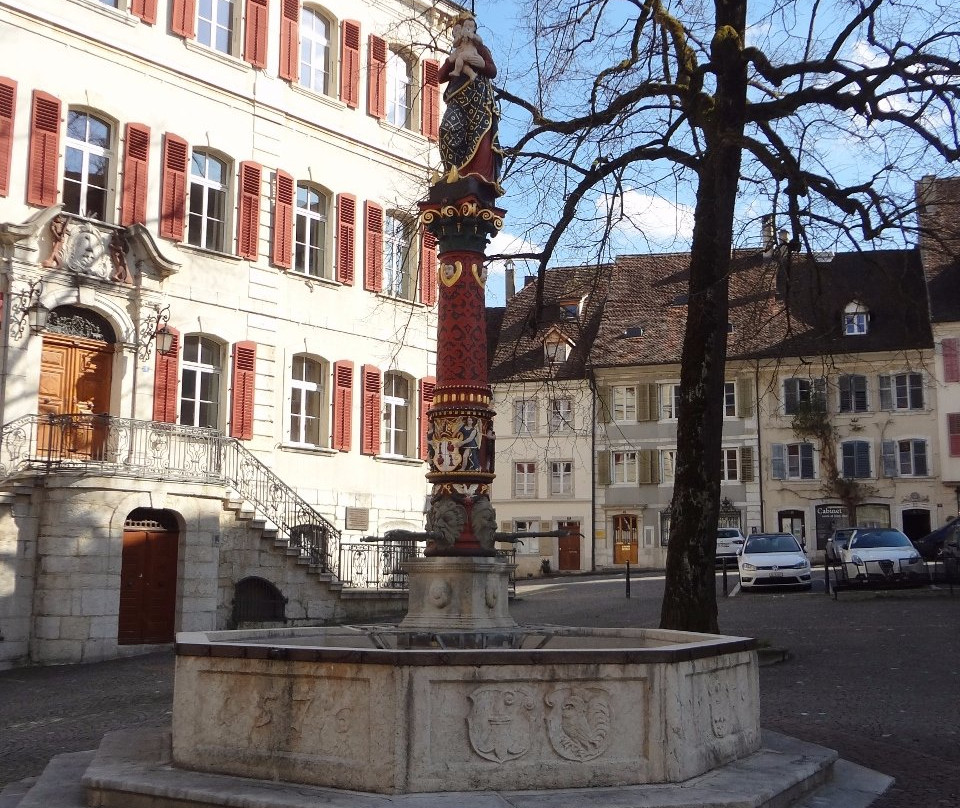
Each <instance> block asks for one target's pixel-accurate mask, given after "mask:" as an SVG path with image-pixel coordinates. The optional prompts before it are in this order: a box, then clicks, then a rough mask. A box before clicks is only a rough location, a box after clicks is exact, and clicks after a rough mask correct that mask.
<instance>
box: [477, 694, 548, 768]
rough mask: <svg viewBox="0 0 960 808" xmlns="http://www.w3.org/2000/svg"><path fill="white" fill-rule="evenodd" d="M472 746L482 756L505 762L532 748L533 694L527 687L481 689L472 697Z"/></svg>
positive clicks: (497, 761)
mask: <svg viewBox="0 0 960 808" xmlns="http://www.w3.org/2000/svg"><path fill="white" fill-rule="evenodd" d="M470 701H471V702H472V703H473V707H472V708H471V710H470V714H469V715H468V716H467V728H468V730H469V735H470V745H471V746H472V747H473V751H474V752H476V753H477V754H478V755H480V757H482V758H486V759H487V760H492V761H494V762H496V763H503V762H504V761H507V760H516V759H517V758H519V757H522V756H523V755H525V754H526V753H527V751H528V750H529V749H530V740H531V731H532V726H531V715H532V712H533V705H534V702H533V695H532V694H531V693H530V691H529V690H527V689H526V688H524V687H500V686H488V687H480V688H477V689H476V690H474V691H473V693H471V694H470Z"/></svg>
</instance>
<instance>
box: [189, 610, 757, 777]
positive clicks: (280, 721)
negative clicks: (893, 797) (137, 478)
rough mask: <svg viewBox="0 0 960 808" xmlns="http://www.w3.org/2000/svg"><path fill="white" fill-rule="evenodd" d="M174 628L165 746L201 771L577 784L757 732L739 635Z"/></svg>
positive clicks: (719, 752) (721, 754)
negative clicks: (168, 742) (169, 731)
mask: <svg viewBox="0 0 960 808" xmlns="http://www.w3.org/2000/svg"><path fill="white" fill-rule="evenodd" d="M177 640H178V641H177V663H176V682H175V692H174V712H173V757H174V762H175V764H176V765H177V766H180V767H185V768H190V769H196V770H200V771H207V772H220V773H225V774H233V775H239V776H244V777H253V778H259V779H268V780H274V779H276V780H284V781H289V782H295V783H309V784H313V785H322V786H329V787H333V788H340V789H351V790H357V791H368V792H379V793H385V794H390V793H411V792H432V791H473V790H487V789H491V790H492V789H512V790H516V789H550V788H586V787H596V786H614V785H631V784H642V783H669V782H679V781H683V780H687V779H689V778H691V777H694V776H696V775H699V774H702V773H703V772H706V771H708V770H710V769H712V768H714V767H716V766H718V765H721V764H724V763H727V762H730V761H732V760H735V759H737V758H740V757H742V756H744V755H747V754H749V753H751V752H753V751H756V750H757V749H758V748H759V745H760V726H759V696H758V675H757V657H756V651H755V641H754V640H752V639H747V638H742V637H723V636H716V635H708V634H693V633H685V632H678V631H664V630H657V629H594V628H574V627H561V626H518V627H516V628H509V629H503V630H498V631H496V632H482V633H478V632H444V633H430V632H419V631H418V632H411V631H403V630H401V629H399V628H397V627H395V626H338V627H332V628H305V629H304V628H301V629H266V630H258V631H218V632H205V633H187V634H180V635H178V638H177ZM478 646H480V647H478ZM483 646H486V647H483Z"/></svg>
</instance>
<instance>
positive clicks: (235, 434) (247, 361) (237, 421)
mask: <svg viewBox="0 0 960 808" xmlns="http://www.w3.org/2000/svg"><path fill="white" fill-rule="evenodd" d="M256 375H257V344H256V343H255V342H238V343H237V344H236V345H234V346H233V399H232V401H231V402H230V437H232V438H240V440H250V439H251V438H252V437H253V392H254V387H255V384H256Z"/></svg>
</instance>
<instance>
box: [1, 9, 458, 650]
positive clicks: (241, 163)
mask: <svg viewBox="0 0 960 808" xmlns="http://www.w3.org/2000/svg"><path fill="white" fill-rule="evenodd" d="M457 11H458V8H456V7H454V6H452V5H451V6H449V7H448V6H445V5H444V4H440V5H437V4H436V3H432V2H423V3H420V2H416V0H414V2H399V1H398V2H392V1H391V0H387V2H376V3H374V2H365V1H364V2H360V0H349V2H348V0H324V1H323V2H321V3H308V2H300V0H282V2H274V1H273V0H202V2H196V1H195V0H31V2H25V1H24V2H16V1H9V2H8V1H4V2H0V26H2V27H3V28H4V30H5V31H6V32H7V36H6V37H5V38H4V41H5V59H4V64H5V65H6V67H4V68H0V250H2V252H0V272H2V287H0V288H2V292H3V308H2V317H3V329H2V347H0V424H2V434H0V454H2V461H0V463H2V467H0V473H2V481H0V482H2V487H0V502H2V504H0V558H2V563H0V635H2V638H3V642H2V643H0V667H2V666H4V665H9V664H16V663H20V662H24V661H27V660H33V661H38V662H64V661H77V660H92V659H101V658H105V657H109V656H114V655H117V654H122V653H126V652H128V651H138V650H142V649H143V648H145V647H151V646H153V645H155V644H157V643H164V642H169V641H171V640H172V639H173V634H174V632H175V631H179V630H193V629H213V628H223V627H226V626H229V625H236V624H239V623H243V622H244V621H248V622H257V621H260V622H263V621H270V620H280V621H287V622H290V621H294V622H296V621H313V622H316V621H322V620H325V619H337V618H342V617H343V616H344V615H345V614H349V613H350V608H359V607H351V603H352V601H350V600H349V599H347V598H345V596H344V595H343V594H342V589H343V587H344V585H345V584H346V585H349V584H350V583H351V582H352V583H359V584H361V585H362V586H368V585H370V586H379V585H385V584H384V581H385V577H389V575H391V574H393V573H394V572H395V571H396V568H397V565H396V564H395V563H394V562H393V561H389V562H388V561H387V560H385V559H383V558H381V559H380V562H378V563H375V564H374V565H373V568H372V569H370V568H367V569H364V570H358V569H357V568H356V567H355V566H353V565H352V564H351V562H350V561H349V560H348V561H344V560H343V559H344V557H349V556H350V553H351V549H350V548H351V547H353V546H355V545H356V544H357V543H358V542H359V540H360V539H361V538H362V537H364V536H366V535H370V534H382V533H383V532H384V531H385V530H389V529H391V528H407V529H413V530H419V529H422V526H423V512H424V507H425V501H426V495H427V485H426V481H425V478H424V473H425V470H426V464H425V462H424V460H423V458H424V457H425V456H426V447H425V434H424V433H425V429H426V417H425V411H426V408H427V407H428V406H429V403H430V401H431V397H432V389H433V381H434V373H435V357H436V351H435V341H436V305H435V304H436V245H435V242H434V241H433V238H432V237H431V236H430V235H429V234H424V233H422V232H421V231H420V230H419V228H418V227H417V218H416V202H417V200H418V199H419V198H421V197H422V196H423V194H424V192H425V188H426V184H427V180H428V177H429V174H430V171H431V170H432V169H433V168H434V167H435V166H436V165H437V164H438V162H439V158H438V155H437V151H436V147H435V143H436V138H437V127H438V122H439V117H440V113H441V108H440V107H441V101H440V93H439V87H438V84H437V72H438V70H437V68H438V61H437V60H438V58H442V55H441V54H440V52H439V51H437V50H435V49H434V48H435V46H436V43H443V42H445V39H444V37H445V36H446V35H447V33H446V32H447V27H448V25H449V22H450V20H451V19H452V16H453V15H454V14H455V13H456V12H457ZM425 43H434V44H433V45H427V44H425ZM38 318H39V319H38ZM278 604H279V606H278Z"/></svg>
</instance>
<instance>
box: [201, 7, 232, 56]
mask: <svg viewBox="0 0 960 808" xmlns="http://www.w3.org/2000/svg"><path fill="white" fill-rule="evenodd" d="M234 12H235V9H234V3H233V0H198V2H197V41H198V42H200V43H202V44H204V45H206V46H207V47H209V48H213V49H214V50H218V51H220V52H221V53H232V52H233V15H234Z"/></svg>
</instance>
